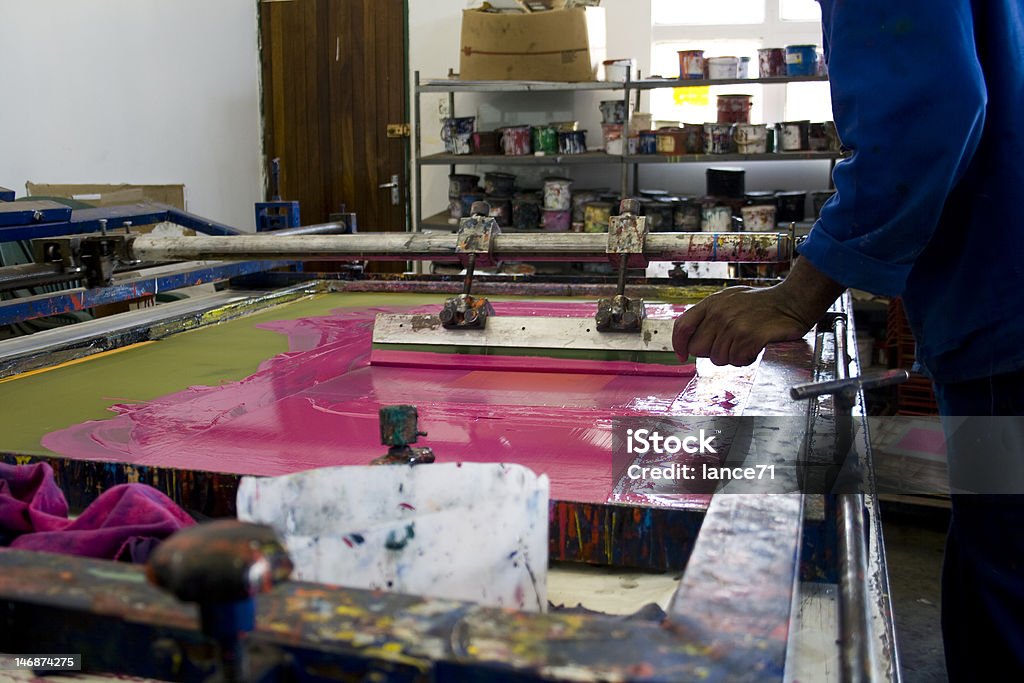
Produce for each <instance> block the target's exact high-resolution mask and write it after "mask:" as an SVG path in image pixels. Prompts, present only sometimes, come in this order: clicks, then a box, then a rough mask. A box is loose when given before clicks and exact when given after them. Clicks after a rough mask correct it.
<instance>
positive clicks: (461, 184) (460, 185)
mask: <svg viewBox="0 0 1024 683" xmlns="http://www.w3.org/2000/svg"><path fill="white" fill-rule="evenodd" d="M479 182H480V176H478V175H473V174H472V173H452V174H450V175H449V176H448V196H449V197H458V196H459V195H461V194H462V193H463V192H472V191H473V190H475V189H476V186H477V183H479Z"/></svg>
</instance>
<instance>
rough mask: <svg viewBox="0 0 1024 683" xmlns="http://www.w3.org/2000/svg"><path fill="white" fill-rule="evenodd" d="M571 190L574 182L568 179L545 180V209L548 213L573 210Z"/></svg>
mask: <svg viewBox="0 0 1024 683" xmlns="http://www.w3.org/2000/svg"><path fill="white" fill-rule="evenodd" d="M571 188H572V181H571V180H569V179H568V178H545V179H544V208H545V209H547V210H548V211H568V210H569V209H571V208H572V194H571ZM567 229H568V228H567Z"/></svg>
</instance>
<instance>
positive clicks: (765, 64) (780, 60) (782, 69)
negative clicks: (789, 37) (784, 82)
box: [757, 47, 786, 78]
mask: <svg viewBox="0 0 1024 683" xmlns="http://www.w3.org/2000/svg"><path fill="white" fill-rule="evenodd" d="M757 74H758V76H760V77H761V78H780V77H782V76H785V75H786V50H785V48H781V47H766V48H762V49H760V50H758V51H757Z"/></svg>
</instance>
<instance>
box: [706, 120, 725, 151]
mask: <svg viewBox="0 0 1024 683" xmlns="http://www.w3.org/2000/svg"><path fill="white" fill-rule="evenodd" d="M731 151H732V124H731V123H705V124H704V153H705V154H728V153H729V152H731Z"/></svg>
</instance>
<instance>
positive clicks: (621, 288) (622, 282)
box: [616, 67, 629, 296]
mask: <svg viewBox="0 0 1024 683" xmlns="http://www.w3.org/2000/svg"><path fill="white" fill-rule="evenodd" d="M626 68H627V69H628V68H629V67H626ZM628 265H629V254H621V255H620V256H619V282H618V285H617V287H616V292H617V293H618V295H619V296H622V295H623V294H625V293H626V268H627V266H628Z"/></svg>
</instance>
